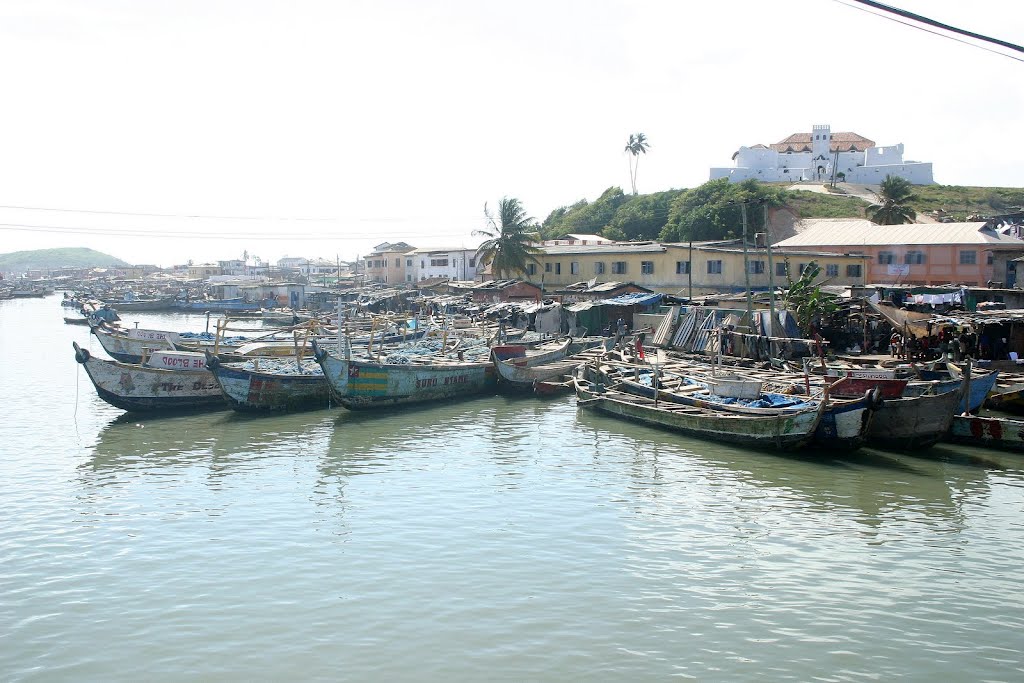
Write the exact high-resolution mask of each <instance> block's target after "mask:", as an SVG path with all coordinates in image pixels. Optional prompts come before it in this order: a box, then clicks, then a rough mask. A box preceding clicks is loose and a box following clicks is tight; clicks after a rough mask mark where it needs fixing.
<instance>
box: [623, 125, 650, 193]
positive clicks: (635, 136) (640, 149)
mask: <svg viewBox="0 0 1024 683" xmlns="http://www.w3.org/2000/svg"><path fill="white" fill-rule="evenodd" d="M649 147H650V145H649V144H648V143H647V136H646V135H644V134H643V133H632V134H630V136H629V142H627V143H626V149H624V150H623V151H624V152H628V153H629V154H630V156H629V182H630V184H631V185H632V186H633V194H636V171H637V168H639V166H640V155H641V154H647V149H648V148H649Z"/></svg>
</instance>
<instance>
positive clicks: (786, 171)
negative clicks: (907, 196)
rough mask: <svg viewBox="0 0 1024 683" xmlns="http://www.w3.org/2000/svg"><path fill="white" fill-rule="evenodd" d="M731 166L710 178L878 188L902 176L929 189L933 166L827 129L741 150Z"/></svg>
mask: <svg viewBox="0 0 1024 683" xmlns="http://www.w3.org/2000/svg"><path fill="white" fill-rule="evenodd" d="M732 158H733V162H734V163H735V166H732V167H726V168H712V169H711V180H717V179H718V178H728V179H729V181H730V182H735V183H738V182H740V181H743V180H747V179H749V178H753V179H754V180H762V181H765V182H780V181H781V182H785V181H793V182H798V181H801V180H831V179H832V176H833V172H834V173H835V174H836V176H837V177H836V180H839V181H846V182H848V183H859V184H864V185H877V184H878V183H880V182H882V181H883V180H884V179H885V177H886V176H887V175H893V176H898V177H900V178H906V179H907V180H909V181H910V182H911V183H913V184H914V185H931V184H933V183H934V182H935V181H934V180H933V179H932V164H931V162H922V161H909V160H904V159H903V145H902V144H898V145H891V146H888V147H876V146H875V143H874V141H872V140H868V139H867V138H865V137H863V136H861V135H858V134H857V133H845V132H843V133H832V131H831V129H830V127H829V126H827V125H816V126H812V127H811V132H810V133H794V134H793V135H790V136H789V137H787V138H786V139H784V140H782V141H781V142H776V143H775V144H772V145H768V146H765V145H760V144H759V145H754V146H753V147H740V149H739V151H738V152H736V153H735V154H733V157H732Z"/></svg>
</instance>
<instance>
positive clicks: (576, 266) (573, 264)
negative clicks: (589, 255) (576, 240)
mask: <svg viewBox="0 0 1024 683" xmlns="http://www.w3.org/2000/svg"><path fill="white" fill-rule="evenodd" d="M569 272H570V273H571V274H572V275H579V274H580V262H579V261H569Z"/></svg>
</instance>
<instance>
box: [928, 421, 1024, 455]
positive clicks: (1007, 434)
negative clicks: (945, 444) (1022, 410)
mask: <svg viewBox="0 0 1024 683" xmlns="http://www.w3.org/2000/svg"><path fill="white" fill-rule="evenodd" d="M947 436H948V438H949V440H950V441H954V442H956V443H963V444H967V445H970V446H984V447H986V448H998V449H1000V450H1004V451H1024V421H1022V420H1014V419H1011V418H1008V417H992V416H987V417H978V416H975V415H955V416H954V417H953V424H952V426H951V427H950V430H949V434H948V435H947Z"/></svg>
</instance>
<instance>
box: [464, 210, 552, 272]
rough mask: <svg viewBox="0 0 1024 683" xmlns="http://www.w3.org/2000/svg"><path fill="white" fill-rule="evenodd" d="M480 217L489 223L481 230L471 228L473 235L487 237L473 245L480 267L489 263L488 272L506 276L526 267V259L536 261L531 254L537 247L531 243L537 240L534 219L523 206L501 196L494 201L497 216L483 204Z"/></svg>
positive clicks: (521, 270)
mask: <svg viewBox="0 0 1024 683" xmlns="http://www.w3.org/2000/svg"><path fill="white" fill-rule="evenodd" d="M484 216H486V218H487V223H488V225H489V228H488V229H485V230H474V231H473V234H474V235H481V236H484V237H487V240H486V241H485V242H484V243H483V244H481V245H480V246H479V247H477V250H476V253H477V259H478V261H477V262H478V265H479V266H480V267H483V266H486V265H487V264H491V272H492V273H494V274H496V275H497V276H498V277H506V276H510V275H515V274H516V273H521V272H523V271H525V270H526V264H527V263H528V262H534V263H536V262H537V259H536V257H535V256H534V254H537V253H540V249H539V248H538V247H537V246H535V245H534V242H538V241H539V240H540V233H538V232H537V227H538V226H537V222H536V220H534V219H533V218H532V217H530V216H528V215H527V214H526V209H524V208H523V205H522V204H521V203H520V202H519V200H518V199H516V198H514V197H502V198H501V200H500V201H499V202H498V215H497V216H494V215H493V214H492V213H491V212H490V210H489V209H488V208H487V204H486V203H485V204H484Z"/></svg>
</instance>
